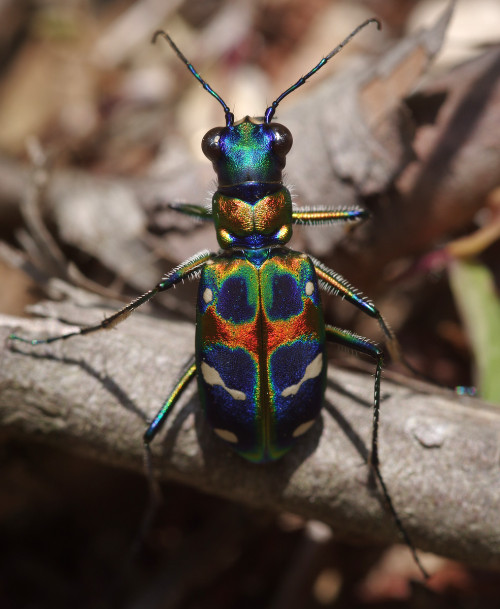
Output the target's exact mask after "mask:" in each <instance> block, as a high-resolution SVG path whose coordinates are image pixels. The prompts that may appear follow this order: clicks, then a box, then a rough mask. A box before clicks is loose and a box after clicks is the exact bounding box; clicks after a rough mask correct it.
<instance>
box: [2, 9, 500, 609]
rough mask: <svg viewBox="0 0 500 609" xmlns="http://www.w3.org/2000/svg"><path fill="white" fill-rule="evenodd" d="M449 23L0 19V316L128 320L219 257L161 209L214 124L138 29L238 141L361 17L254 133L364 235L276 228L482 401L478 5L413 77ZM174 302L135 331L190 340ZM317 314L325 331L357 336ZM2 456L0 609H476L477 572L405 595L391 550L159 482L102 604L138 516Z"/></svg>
mask: <svg viewBox="0 0 500 609" xmlns="http://www.w3.org/2000/svg"><path fill="white" fill-rule="evenodd" d="M448 6H449V3H447V2H440V1H437V0H435V1H432V0H428V1H418V0H399V1H395V0H366V1H353V0H351V1H350V2H349V1H347V0H345V1H340V0H338V1H332V0H330V1H327V0H309V1H306V2H304V1H301V2H299V1H296V0H268V1H265V0H262V1H254V2H251V1H248V0H238V1H237V2H229V1H226V0H214V1H211V0H207V1H191V2H180V1H166V0H162V1H161V0H142V1H136V2H130V1H129V2H124V1H120V0H101V1H97V0H95V1H90V0H89V1H82V0H72V1H62V0H61V1H59V2H57V1H52V2H50V1H38V2H37V1H32V2H27V1H22V0H21V1H19V0H17V1H14V0H11V1H9V0H3V1H0V238H1V239H2V241H3V245H2V248H1V250H0V280H1V286H2V288H1V290H0V310H1V312H2V313H5V314H10V315H18V316H21V315H24V314H25V308H26V306H27V305H29V304H32V303H34V302H37V301H38V300H40V299H41V298H42V297H43V296H47V295H50V296H51V297H55V298H62V297H63V296H64V295H65V294H66V292H65V289H64V288H62V289H61V288H60V287H59V288H58V287H57V285H56V286H54V284H53V283H51V281H50V279H51V278H53V277H59V278H60V279H62V280H64V281H65V282H66V283H69V284H73V285H77V286H78V287H80V288H84V289H87V290H91V291H94V292H96V293H97V294H100V295H101V296H102V297H103V298H105V299H113V300H117V301H119V299H120V298H122V297H123V299H124V300H127V299H128V298H132V297H134V295H137V294H138V293H140V292H142V291H144V290H147V289H149V288H150V287H152V286H153V285H154V284H155V283H156V281H157V280H158V278H159V277H160V276H161V275H162V273H164V272H166V271H167V270H168V269H169V268H171V267H172V266H173V265H175V264H178V263H179V262H181V261H182V260H183V259H185V258H186V257H188V256H190V255H191V254H193V253H195V252H196V251H198V250H199V249H201V248H204V247H208V248H212V249H214V248H216V247H217V245H216V242H215V237H214V235H213V230H212V228H211V227H210V226H206V225H200V224H194V223H193V222H191V221H190V220H189V218H185V217H180V216H178V215H176V214H173V213H171V212H165V211H164V210H161V206H162V205H161V204H162V203H165V202H170V201H182V202H184V201H188V202H203V201H207V197H208V194H207V193H208V192H209V189H210V188H213V180H214V176H213V172H212V169H211V167H210V164H209V163H208V162H207V161H206V160H205V159H204V158H203V156H202V153H201V149H200V141H201V138H202V136H203V134H204V133H205V132H206V131H207V130H208V129H210V128H211V127H213V126H216V125H220V124H222V122H223V115H222V112H221V109H220V106H219V105H218V104H217V103H216V102H214V100H212V99H211V98H210V97H209V96H208V95H207V94H206V93H205V92H204V91H203V90H202V89H201V87H200V86H199V84H198V83H197V82H196V81H195V80H194V79H193V78H192V76H190V74H189V73H188V71H187V70H186V69H185V67H184V66H183V65H182V64H181V63H180V62H179V60H178V58H176V57H175V55H174V54H173V53H172V52H171V50H170V49H169V48H168V46H167V45H166V44H165V43H164V41H162V40H159V41H158V43H157V44H156V45H154V46H153V45H151V44H150V39H151V36H152V33H153V32H154V31H155V30H157V29H159V28H164V29H165V30H168V31H169V33H170V34H171V35H172V36H173V38H174V40H175V41H176V43H177V44H178V45H179V46H180V48H181V49H182V50H183V52H184V53H185V55H186V56H187V57H188V58H189V59H190V60H191V61H192V62H193V64H194V65H195V67H196V68H197V70H198V71H199V72H200V73H201V74H202V76H203V77H204V78H205V79H206V80H207V81H208V82H209V83H210V84H211V86H212V87H213V88H214V89H215V90H216V91H217V92H218V93H219V94H220V95H221V96H222V97H223V99H224V100H225V101H226V103H228V105H229V106H230V108H231V109H232V110H233V111H234V113H235V116H236V118H237V119H238V118H241V117H242V116H244V115H246V114H250V115H257V116H258V115H262V114H263V112H264V110H265V108H266V106H267V105H268V104H269V103H270V102H271V101H272V100H273V99H275V98H276V97H277V96H278V95H279V93H280V92H281V91H283V90H284V89H286V88H287V87H288V86H290V85H291V84H292V83H293V82H295V81H296V80H297V79H298V78H299V77H300V75H301V74H303V73H305V72H307V71H308V70H309V69H310V68H311V67H312V66H313V65H314V64H315V63H317V61H319V59H320V58H321V57H322V56H323V55H325V54H326V53H327V52H328V51H329V50H330V49H331V48H333V47H334V46H335V45H336V44H337V43H338V42H339V41H340V40H341V39H342V38H344V37H345V36H346V35H347V34H348V33H349V32H350V31H351V30H352V29H353V28H354V27H355V26H356V25H357V24H359V23H360V22H361V21H363V20H364V19H366V18H368V17H372V16H376V17H378V18H379V19H380V20H381V21H382V22H383V29H382V31H381V32H377V31H376V29H375V28H373V29H370V28H369V29H367V30H366V31H364V32H363V33H362V34H361V35H360V36H358V37H357V38H356V39H355V40H354V41H353V42H352V44H351V45H350V46H349V47H348V48H347V49H345V50H344V51H343V52H342V53H341V54H340V55H339V56H338V57H336V58H335V59H334V60H332V62H331V64H329V65H328V66H327V67H325V68H324V69H323V70H322V71H321V72H320V73H319V74H318V75H317V76H316V77H315V78H314V79H313V80H312V81H311V82H310V83H309V84H308V85H306V86H305V87H303V88H302V89H300V91H297V92H296V93H294V94H293V96H291V97H290V98H287V100H286V102H283V104H282V106H280V109H279V111H278V117H277V119H278V120H280V121H281V122H284V123H285V124H287V125H288V126H289V127H290V128H291V130H292V132H293V134H294V142H295V143H294V148H293V149H292V152H291V153H290V155H289V156H290V160H289V162H288V163H287V170H288V171H287V183H289V184H291V186H292V187H293V192H294V193H295V194H296V199H297V201H296V202H297V205H307V204H324V205H339V206H342V205H353V204H360V205H363V206H366V207H368V208H369V209H370V211H371V213H372V220H370V221H368V222H367V223H365V225H363V226H360V227H356V228H355V229H354V230H353V231H352V232H347V233H346V232H345V231H344V230H340V231H337V230H331V229H330V228H322V229H319V230H318V231H315V230H314V229H303V230H297V234H296V235H295V236H294V242H293V244H292V245H293V247H295V248H297V249H302V250H304V251H308V252H312V253H314V254H315V255H317V256H319V257H321V259H322V260H324V261H325V262H327V263H328V264H329V265H330V266H332V267H333V268H335V269H336V270H339V271H340V272H342V273H343V274H344V275H345V276H346V277H347V278H348V279H349V280H350V281H352V282H353V283H354V284H355V285H357V286H358V287H359V288H360V289H362V290H363V291H364V292H366V293H367V294H368V295H370V296H373V298H374V299H376V301H377V304H378V305H379V306H380V308H381V310H382V311H383V313H384V315H385V316H386V317H387V318H388V320H389V322H390V323H391V325H392V327H393V328H394V329H395V330H396V332H397V334H398V336H399V338H400V340H401V343H402V345H403V349H404V352H405V354H406V356H407V358H408V359H409V360H410V361H411V362H412V364H413V365H414V366H415V367H417V368H418V369H419V370H421V371H422V372H424V373H427V374H429V375H431V376H432V377H433V378H434V379H435V380H436V381H437V382H439V383H442V384H444V385H448V386H452V387H453V386H455V385H472V384H474V385H476V386H477V387H478V389H479V391H480V392H481V393H482V395H483V396H484V397H486V398H487V399H489V400H490V401H496V402H500V388H499V385H498V380H497V379H496V377H497V376H498V374H497V370H498V366H499V365H500V361H499V359H498V358H499V357H500V356H499V355H498V353H496V351H498V349H497V345H498V344H500V328H499V323H500V321H499V320H500V314H499V312H500V306H499V302H498V280H499V278H500V264H499V261H500V247H499V244H498V235H499V233H500V231H499V229H498V226H499V222H500V220H499V216H500V213H499V210H500V192H499V191H498V187H499V185H500V170H499V167H500V165H499V163H498V161H499V160H500V158H499V157H500V143H499V141H498V140H499V138H498V124H500V122H499V119H500V116H499V115H500V86H499V77H500V60H499V47H498V39H499V34H498V32H499V31H500V28H499V26H500V4H499V3H498V0H461V1H459V2H458V3H457V6H456V9H455V13H454V16H453V18H452V21H451V24H450V25H449V26H448V28H447V29H446V34H445V38H444V43H443V47H442V49H441V51H440V52H439V53H438V57H437V58H436V60H435V61H433V62H431V59H432V55H433V54H434V53H437V51H438V49H439V47H440V46H441V38H442V36H441V34H440V33H439V32H436V31H435V30H433V29H432V28H433V27H434V25H435V24H436V22H437V21H438V19H439V17H440V15H442V14H443V12H444V11H445V10H446V8H447V7H448ZM422 28H424V29H425V28H426V29H427V30H428V31H430V32H433V33H432V35H431V34H430V35H429V40H430V42H429V47H428V56H427V57H426V58H425V59H422V56H421V53H420V51H419V47H418V46H417V47H415V48H414V49H413V50H411V49H410V50H405V49H404V41H405V40H410V39H411V36H413V35H414V34H415V33H416V32H418V31H419V30H420V29H422ZM401 43H403V46H400V47H398V48H399V51H397V52H396V53H395V55H394V56H393V59H392V63H390V62H387V61H386V60H384V57H387V55H386V53H387V52H388V50H389V49H391V48H396V46H397V45H398V44H401ZM433 45H434V47H435V48H433ZM384 62H385V63H384ZM337 73H338V74H339V75H340V76H339V80H335V76H336V74H337ZM350 74H352V75H353V76H352V77H350ZM354 75H358V76H354ZM405 78H406V81H405ZM342 79H344V80H342ZM329 82H331V83H332V89H331V91H332V92H333V93H332V97H331V98H325V95H326V94H322V91H327V88H328V86H329V85H328V83H329ZM349 82H351V83H354V84H351V85H348V84H345V83H349ZM335 83H337V84H335ZM351 86H352V91H351V89H350V88H349V87H351ZM342 92H344V96H343V95H342ZM322 95H323V97H322ZM353 95H355V99H356V104H350V102H349V99H353V97H352V96H353ZM325 99H327V100H328V99H331V100H332V101H331V102H330V101H326V102H325ZM318 109H319V110H318ZM322 117H326V119H327V123H325V121H322ZM330 120H331V130H330V132H329V124H328V122H329V121H330ZM313 123H314V124H315V125H316V129H315V130H314V128H313V127H311V128H309V125H312V124H313ZM361 123H366V125H367V131H366V133H365V135H364V136H363V139H360V140H357V139H356V138H359V137H361V135H362V133H361V135H360V133H359V132H357V131H356V129H355V128H354V127H352V125H359V124H361ZM301 125H302V127H303V128H301ZM304 125H307V126H308V128H307V129H306V128H305V127H304ZM339 125H340V126H339ZM342 125H345V129H342ZM321 133H324V141H323V140H321V139H315V138H318V137H319V135H318V134H321ZM329 133H330V135H329ZM330 136H331V141H330V140H329V139H328V138H329V137H330ZM356 141H357V142H358V143H357V144H353V142H356ZM318 151H320V154H318V156H316V155H315V152H318ZM23 268H24V270H26V269H28V270H29V271H30V273H29V274H26V273H25V272H24V270H23ZM194 293H195V286H194V285H186V286H184V288H183V289H181V290H175V294H172V295H170V294H167V295H165V298H163V299H160V302H159V303H158V304H157V305H156V306H155V308H154V309H153V310H152V312H153V313H154V314H156V315H159V316H168V317H170V318H178V319H186V318H187V319H191V320H192V319H194V307H193V295H194ZM471 294H472V295H474V296H475V297H476V298H472V299H471V298H470V296H471ZM325 301H326V302H325V308H326V310H327V316H329V320H331V319H332V318H333V319H334V320H335V322H334V323H338V324H339V325H344V326H346V327H349V328H351V329H353V330H356V331H358V332H361V333H363V334H365V335H369V336H372V337H373V338H375V339H377V338H380V337H379V336H378V335H377V331H376V328H373V325H370V324H367V323H366V320H363V319H358V317H357V316H353V314H352V311H350V310H349V308H345V307H342V304H340V306H339V305H338V303H336V304H332V303H330V302H329V300H328V299H327V298H325ZM332 355H334V356H335V354H332ZM337 356H338V355H337ZM343 358H344V356H343V355H341V356H340V361H341V362H342V361H344V359H343ZM396 368H397V366H396ZM400 370H401V368H400ZM0 451H1V452H2V457H3V458H2V469H3V471H4V476H2V478H3V482H2V487H3V488H4V490H3V492H2V493H1V494H0V516H1V521H0V539H1V541H0V606H1V607H2V608H4V607H5V608H10V607H12V608H14V609H17V608H24V607H26V608H28V607H29V608H31V607H51V608H57V607H61V608H63V607H64V608H65V607H72V608H75V607H105V606H108V605H109V604H110V603H112V602H115V603H116V604H117V605H118V606H123V607H145V608H149V607H183V608H184V607H185V608H195V607H200V608H201V607H203V608H205V607H207V608H210V607H218V608H221V609H222V608H225V607H239V608H242V609H244V608H245V607H247V606H248V607H250V606H251V607H255V606H259V607H269V608H272V609H277V608H281V607H287V608H290V609H291V608H294V607H297V608H298V607H301V608H302V607H314V608H316V607H335V608H336V609H337V608H338V609H341V608H354V607H405V608H406V607H408V608H409V607H421V606H425V607H436V608H445V607H453V608H456V607H464V608H469V607H470V608H472V607H481V609H487V608H488V607H497V606H498V598H499V596H500V588H499V585H498V582H497V581H496V580H497V579H498V578H497V577H495V576H493V575H491V574H488V573H480V572H477V571H473V570H471V569H468V568H467V567H466V566H465V565H459V564H456V563H453V562H451V561H446V560H444V559H440V558H437V557H431V558H430V559H429V560H430V563H429V564H431V565H432V570H433V572H435V573H437V575H436V576H435V578H434V580H433V584H432V585H431V586H430V588H429V589H426V588H425V587H424V586H423V585H422V584H418V583H417V584H412V583H411V577H412V576H415V567H414V565H413V564H412V562H411V559H410V558H409V557H408V553H407V550H406V549H405V548H403V549H401V548H399V547H395V548H389V549H387V548H373V547H369V548H365V547H362V546H359V547H352V546H348V545H345V544H341V543H335V542H334V540H333V539H332V536H331V532H330V531H329V530H328V528H327V527H324V526H322V525H320V524H319V523H304V522H303V521H302V520H301V519H300V518H298V517H295V516H293V515H290V514H282V515H279V516H276V515H275V514H271V513H261V512H255V511H251V510H249V509H246V508H243V507H241V506H237V505H233V504H231V503H228V502H224V501H222V500H220V499H215V498H212V497H207V496H204V495H201V494H198V493H196V492H195V491H192V490H189V489H187V488H184V487H180V486H174V485H170V486H168V487H166V488H165V491H164V493H165V496H166V506H165V507H164V509H163V510H162V511H161V513H160V514H159V516H158V518H157V520H156V521H155V524H154V525H153V528H152V529H151V530H150V531H149V532H148V533H147V535H146V538H145V540H144V543H143V545H142V547H141V550H140V551H139V553H138V556H137V557H136V559H135V560H134V563H133V565H132V566H131V567H130V568H129V570H128V571H127V572H126V573H127V574H126V575H125V576H124V577H122V581H120V583H119V585H118V586H117V589H116V590H115V589H113V590H111V592H110V587H111V588H113V585H112V582H113V581H114V580H115V578H116V577H118V578H119V577H120V573H123V571H124V569H125V568H126V567H125V566H124V565H123V562H124V556H125V555H126V553H127V551H128V548H129V547H130V544H131V541H132V540H133V539H134V537H135V535H136V533H137V530H138V526H139V525H138V523H139V522H140V518H141V514H142V512H143V510H144V507H145V505H146V504H147V489H146V483H145V482H144V480H143V478H142V477H140V476H136V475H133V474H129V473H126V472H123V471H120V470H114V469H112V468H108V467H106V466H104V465H102V464H100V463H99V464H97V463H94V462H92V461H89V460H84V459H82V458H79V457H75V456H70V454H69V453H66V452H62V451H61V452H59V450H56V449H53V448H48V447H46V446H41V445H40V446H39V445H37V444H36V443H35V444H33V445H27V444H26V443H24V442H19V441H14V440H11V439H8V438H6V439H5V442H3V443H2V444H1V445H0ZM109 599H112V600H109Z"/></svg>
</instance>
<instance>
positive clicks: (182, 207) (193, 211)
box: [166, 203, 213, 220]
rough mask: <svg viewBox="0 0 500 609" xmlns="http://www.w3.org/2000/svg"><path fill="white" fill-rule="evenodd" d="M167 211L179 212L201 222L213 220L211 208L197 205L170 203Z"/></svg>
mask: <svg viewBox="0 0 500 609" xmlns="http://www.w3.org/2000/svg"><path fill="white" fill-rule="evenodd" d="M166 208H167V209H173V210H174V211H179V212H181V213H182V214H185V215H187V216H192V217H193V218H199V219H200V220H213V215H212V209H211V207H205V206H204V205H196V204H195V203H168V205H166Z"/></svg>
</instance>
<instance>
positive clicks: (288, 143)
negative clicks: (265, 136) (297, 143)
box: [271, 123, 293, 156]
mask: <svg viewBox="0 0 500 609" xmlns="http://www.w3.org/2000/svg"><path fill="white" fill-rule="evenodd" d="M271 127H272V130H273V134H274V142H273V150H274V151H275V152H276V154H279V155H280V156H285V155H286V154H288V152H289V151H290V148H291V147H292V144H293V137H292V134H291V133H290V131H289V130H288V129H287V128H286V127H285V126H284V125H280V124H279V123H272V125H271Z"/></svg>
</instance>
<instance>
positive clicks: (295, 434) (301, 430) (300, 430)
mask: <svg viewBox="0 0 500 609" xmlns="http://www.w3.org/2000/svg"><path fill="white" fill-rule="evenodd" d="M315 421H316V419H313V420H312V421H306V422H305V423H302V425H299V426H298V427H297V429H296V430H295V431H294V432H293V434H292V436H293V437H294V438H298V437H299V436H301V435H302V434H304V433H306V431H307V430H308V429H311V427H312V426H313V425H314V423H315Z"/></svg>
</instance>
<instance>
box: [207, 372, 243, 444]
mask: <svg viewBox="0 0 500 609" xmlns="http://www.w3.org/2000/svg"><path fill="white" fill-rule="evenodd" d="M201 373H202V375H203V378H204V379H205V381H206V382H207V383H208V384H209V385H212V386H213V385H220V386H221V387H224V389H225V390H226V391H227V392H228V393H229V395H230V396H231V397H232V398H233V399H234V400H246V399H247V396H246V395H245V394H244V393H243V391H238V389H230V388H229V387H227V386H226V383H224V381H223V380H222V378H221V376H220V374H219V373H218V372H217V370H216V369H215V368H212V366H209V365H208V364H206V363H205V362H201ZM228 433H230V432H228Z"/></svg>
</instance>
